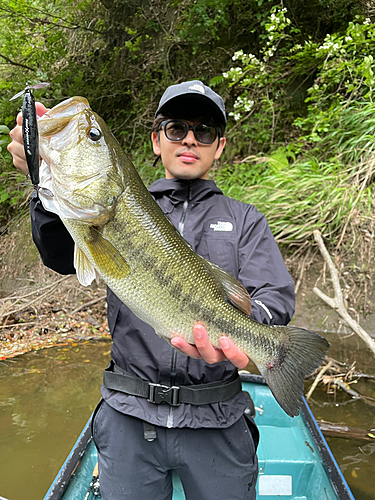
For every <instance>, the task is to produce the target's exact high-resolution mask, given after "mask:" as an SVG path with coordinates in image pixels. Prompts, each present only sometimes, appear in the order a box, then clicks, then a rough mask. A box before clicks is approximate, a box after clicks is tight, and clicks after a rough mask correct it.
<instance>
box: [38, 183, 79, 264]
mask: <svg viewBox="0 0 375 500" xmlns="http://www.w3.org/2000/svg"><path fill="white" fill-rule="evenodd" d="M30 215H31V231H32V237H33V241H34V243H35V245H36V247H37V249H38V251H39V253H40V256H41V259H42V261H43V264H44V265H45V266H47V267H49V268H50V269H52V270H53V271H56V272H58V273H60V274H75V272H76V271H75V268H74V265H73V256H74V241H73V239H72V237H71V236H70V234H69V232H68V230H67V229H66V228H65V226H64V224H63V223H62V221H61V219H60V218H59V217H58V216H57V215H55V214H53V213H52V212H47V211H46V210H45V209H44V208H43V205H42V203H41V201H40V200H39V198H38V195H37V194H36V193H35V192H34V193H33V194H32V197H31V200H30Z"/></svg>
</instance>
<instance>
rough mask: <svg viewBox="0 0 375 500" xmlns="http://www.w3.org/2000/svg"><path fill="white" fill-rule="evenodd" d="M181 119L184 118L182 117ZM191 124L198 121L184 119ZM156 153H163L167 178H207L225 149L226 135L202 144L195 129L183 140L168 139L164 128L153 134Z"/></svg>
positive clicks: (162, 157)
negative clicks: (195, 133) (215, 161)
mask: <svg viewBox="0 0 375 500" xmlns="http://www.w3.org/2000/svg"><path fill="white" fill-rule="evenodd" d="M181 120H183V119H182V118H181ZM183 121H185V122H186V123H188V124H189V125H196V124H197V123H196V122H192V121H189V120H183ZM151 138H152V144H153V149H154V153H155V154H156V155H161V159H162V162H163V165H164V168H165V176H166V178H167V179H187V180H192V179H207V174H208V171H209V170H210V168H211V166H212V164H213V162H214V160H218V159H219V158H220V155H221V153H222V151H223V149H224V146H225V142H226V139H225V137H220V139H218V138H216V139H215V142H214V143H213V144H202V143H201V142H198V141H197V139H196V138H195V136H194V132H193V130H189V132H188V134H187V135H186V137H185V138H184V139H182V140H181V141H178V142H175V141H170V140H169V139H167V137H166V136H165V133H164V128H162V130H160V133H159V134H157V133H156V132H153V133H152V135H151Z"/></svg>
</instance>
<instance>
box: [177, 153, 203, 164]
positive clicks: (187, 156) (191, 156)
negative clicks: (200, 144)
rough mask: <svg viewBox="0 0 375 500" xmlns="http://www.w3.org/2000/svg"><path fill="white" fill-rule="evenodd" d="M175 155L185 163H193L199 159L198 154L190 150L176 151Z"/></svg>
mask: <svg viewBox="0 0 375 500" xmlns="http://www.w3.org/2000/svg"><path fill="white" fill-rule="evenodd" d="M177 156H178V158H179V159H180V160H182V161H183V162H185V163H193V162H195V161H197V160H199V156H198V155H197V154H196V153H194V152H192V151H181V153H178V154H177Z"/></svg>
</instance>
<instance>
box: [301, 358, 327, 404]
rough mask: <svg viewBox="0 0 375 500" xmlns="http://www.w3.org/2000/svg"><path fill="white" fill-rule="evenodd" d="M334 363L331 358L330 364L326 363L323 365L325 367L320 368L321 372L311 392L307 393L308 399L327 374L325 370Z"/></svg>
mask: <svg viewBox="0 0 375 500" xmlns="http://www.w3.org/2000/svg"><path fill="white" fill-rule="evenodd" d="M332 364H333V361H332V360H331V361H329V362H328V364H326V365H325V366H323V368H322V369H321V370H320V372H319V373H318V376H317V377H316V379H315V380H314V383H313V384H312V386H311V387H310V390H309V392H308V393H307V395H306V399H307V401H308V400H309V399H310V398H311V395H312V393H313V392H314V391H315V388H316V386H317V385H318V384H319V382H320V381H321V380H322V378H323V375H324V374H325V372H326V371H327V370H329V369H330V368H331V366H332Z"/></svg>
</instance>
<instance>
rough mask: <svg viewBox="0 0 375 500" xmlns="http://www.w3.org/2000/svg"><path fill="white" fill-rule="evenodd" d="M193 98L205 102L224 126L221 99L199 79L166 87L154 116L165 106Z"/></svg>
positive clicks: (223, 109) (224, 116)
mask: <svg viewBox="0 0 375 500" xmlns="http://www.w3.org/2000/svg"><path fill="white" fill-rule="evenodd" d="M193 99H194V100H201V101H202V102H205V103H206V104H207V105H208V106H209V107H210V108H211V111H212V113H213V115H214V117H215V118H216V120H218V122H219V123H223V124H224V126H225V125H226V122H227V119H226V114H225V105H224V101H223V99H222V98H221V97H220V96H219V94H217V93H216V92H214V91H213V90H212V89H211V88H210V87H207V85H204V84H203V83H202V82H201V81H199V80H192V81H189V82H183V83H178V84H177V85H171V86H170V87H168V88H167V90H166V91H165V92H164V94H163V95H162V97H161V99H160V102H159V106H158V109H157V111H156V113H155V118H156V117H157V115H158V114H160V113H162V112H163V111H164V110H165V109H166V108H169V107H170V106H171V107H172V106H173V105H180V104H182V103H183V102H185V101H186V102H191V100H193Z"/></svg>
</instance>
